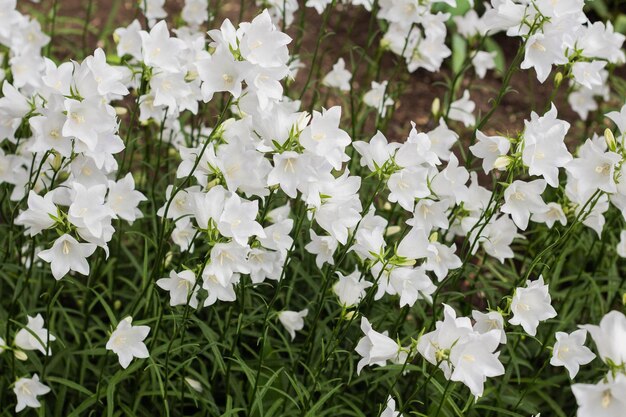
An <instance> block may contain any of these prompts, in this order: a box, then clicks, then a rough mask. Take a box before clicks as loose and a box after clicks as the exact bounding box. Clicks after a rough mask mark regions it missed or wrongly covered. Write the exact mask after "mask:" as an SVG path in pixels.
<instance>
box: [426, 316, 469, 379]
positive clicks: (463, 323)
mask: <svg viewBox="0 0 626 417" xmlns="http://www.w3.org/2000/svg"><path fill="white" fill-rule="evenodd" d="M443 316H444V319H443V321H441V320H439V321H437V323H435V330H433V331H432V332H429V333H425V334H423V335H422V337H420V338H419V340H418V341H417V351H418V352H419V353H420V354H421V355H422V356H423V357H424V359H426V360H427V361H428V362H430V363H431V364H433V365H437V366H439V368H440V369H441V370H442V371H443V373H444V375H445V376H446V378H450V375H451V374H452V368H451V364H450V363H449V361H448V360H447V359H448V358H449V355H450V349H452V347H453V346H456V345H457V343H459V342H460V341H461V340H463V339H464V338H465V337H467V336H468V335H469V334H470V333H472V332H473V330H472V323H471V321H470V319H469V318H467V317H457V316H456V311H454V309H453V308H452V307H450V306H449V305H447V304H443Z"/></svg>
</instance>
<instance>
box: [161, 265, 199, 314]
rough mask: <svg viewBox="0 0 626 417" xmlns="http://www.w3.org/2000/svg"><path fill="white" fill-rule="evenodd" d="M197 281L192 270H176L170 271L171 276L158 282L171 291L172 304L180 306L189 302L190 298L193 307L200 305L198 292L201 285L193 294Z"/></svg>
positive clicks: (197, 286) (196, 287) (190, 304)
mask: <svg viewBox="0 0 626 417" xmlns="http://www.w3.org/2000/svg"><path fill="white" fill-rule="evenodd" d="M195 283H196V276H195V275H194V273H193V272H192V271H190V270H185V271H182V272H176V271H174V270H172V271H170V276H169V278H161V279H160V280H158V281H157V282H156V284H157V285H158V286H159V287H160V288H163V289H164V290H166V291H169V293H170V305H171V306H178V305H185V304H187V300H189V306H190V307H192V308H196V307H198V298H197V296H196V295H197V293H198V291H199V290H200V286H199V285H196V286H195V289H194V291H193V294H191V297H190V295H189V293H190V292H191V290H192V288H194V285H195Z"/></svg>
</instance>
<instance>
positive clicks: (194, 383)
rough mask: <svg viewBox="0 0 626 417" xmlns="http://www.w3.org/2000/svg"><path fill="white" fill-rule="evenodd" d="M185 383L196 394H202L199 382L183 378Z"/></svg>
mask: <svg viewBox="0 0 626 417" xmlns="http://www.w3.org/2000/svg"><path fill="white" fill-rule="evenodd" d="M185 382H186V383H187V384H189V386H190V387H191V388H192V389H193V390H194V391H197V392H202V384H200V382H199V381H196V380H195V379H192V378H189V377H185Z"/></svg>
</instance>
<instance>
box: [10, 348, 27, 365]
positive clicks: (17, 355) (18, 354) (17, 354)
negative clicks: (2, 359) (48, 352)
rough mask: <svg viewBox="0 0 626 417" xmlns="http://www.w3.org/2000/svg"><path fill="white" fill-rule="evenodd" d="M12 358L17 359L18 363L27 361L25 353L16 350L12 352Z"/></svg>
mask: <svg viewBox="0 0 626 417" xmlns="http://www.w3.org/2000/svg"><path fill="white" fill-rule="evenodd" d="M13 356H15V359H17V360H18V361H22V362H24V361H25V360H26V359H28V356H27V355H26V353H25V352H23V351H21V350H17V349H16V350H14V351H13Z"/></svg>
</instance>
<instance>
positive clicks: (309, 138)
mask: <svg viewBox="0 0 626 417" xmlns="http://www.w3.org/2000/svg"><path fill="white" fill-rule="evenodd" d="M340 121H341V107H340V106H334V107H331V108H330V109H328V110H325V111H324V112H323V113H319V112H317V111H313V117H312V118H311V124H310V125H309V126H307V127H306V128H305V129H304V130H303V131H302V133H301V134H300V143H301V144H302V146H303V147H304V149H306V150H307V151H309V152H311V153H313V154H315V155H318V156H322V157H324V158H326V160H327V161H328V162H329V163H330V164H331V165H332V166H333V168H335V169H337V170H339V169H341V164H342V163H343V162H346V161H348V160H349V159H350V158H349V157H348V155H346V153H345V149H346V146H348V145H350V143H351V142H352V139H350V136H349V135H348V133H346V132H345V131H343V130H341V129H340V128H339V122H340Z"/></svg>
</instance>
